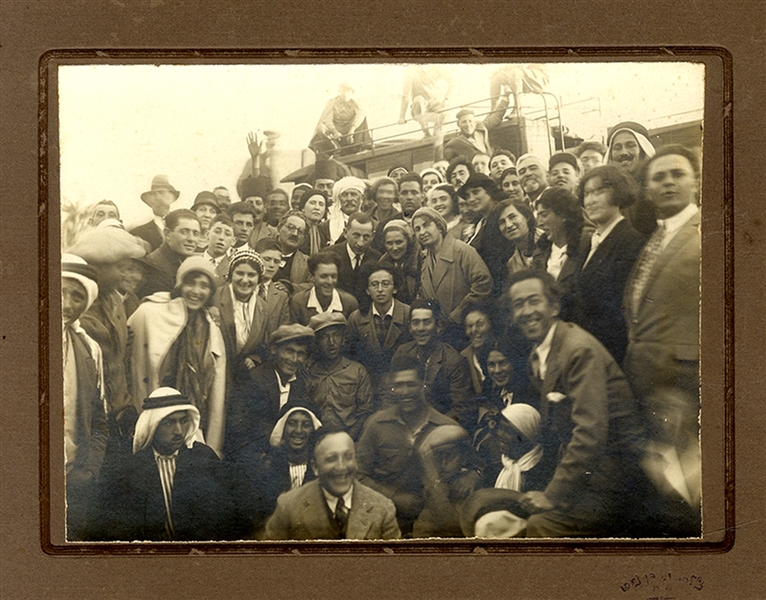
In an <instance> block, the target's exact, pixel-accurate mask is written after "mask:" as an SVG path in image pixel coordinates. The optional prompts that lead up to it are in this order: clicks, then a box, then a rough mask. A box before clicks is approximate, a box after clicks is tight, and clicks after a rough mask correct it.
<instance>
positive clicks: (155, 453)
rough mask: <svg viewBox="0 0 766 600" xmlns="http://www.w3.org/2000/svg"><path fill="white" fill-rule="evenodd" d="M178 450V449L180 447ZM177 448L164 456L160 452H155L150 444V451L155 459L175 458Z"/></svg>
mask: <svg viewBox="0 0 766 600" xmlns="http://www.w3.org/2000/svg"><path fill="white" fill-rule="evenodd" d="M178 450H180V448H179V449H178ZM178 450H176V451H175V452H173V454H168V455H167V456H166V455H165V454H160V453H159V452H157V450H156V449H155V448H154V446H152V452H154V460H157V459H158V458H175V457H176V456H178Z"/></svg>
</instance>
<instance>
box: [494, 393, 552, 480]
mask: <svg viewBox="0 0 766 600" xmlns="http://www.w3.org/2000/svg"><path fill="white" fill-rule="evenodd" d="M500 414H501V415H503V417H504V418H505V419H506V420H507V421H508V422H509V423H510V424H511V425H513V426H514V427H515V428H516V429H518V430H519V432H521V434H522V435H523V436H524V437H526V438H527V439H528V440H530V441H535V440H536V439H537V438H538V437H539V436H540V413H539V412H537V410H536V409H535V408H534V407H533V406H530V405H529V404H509V405H508V406H506V407H505V408H504V409H503V410H501V411H500ZM542 457H543V448H542V446H541V445H540V444H537V445H536V446H535V447H534V448H532V450H530V451H529V452H527V453H526V454H525V455H524V456H522V457H521V458H519V460H513V459H512V458H511V457H510V456H507V455H505V454H503V455H502V456H501V457H500V460H502V462H503V470H502V471H500V474H499V475H498V476H497V479H496V480H495V487H496V488H505V489H508V490H516V491H517V492H520V491H521V474H522V473H524V472H526V471H529V470H530V469H532V468H533V467H534V466H535V465H537V463H539V462H540V459H541V458H542Z"/></svg>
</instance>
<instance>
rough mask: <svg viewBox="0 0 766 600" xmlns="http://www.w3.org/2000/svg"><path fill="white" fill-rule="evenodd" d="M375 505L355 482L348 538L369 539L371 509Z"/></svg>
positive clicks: (347, 527) (349, 516)
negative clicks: (367, 499)
mask: <svg viewBox="0 0 766 600" xmlns="http://www.w3.org/2000/svg"><path fill="white" fill-rule="evenodd" d="M372 509H373V506H372V505H371V504H369V503H368V502H367V501H366V499H365V498H364V496H363V494H362V493H361V490H360V488H359V486H358V485H357V484H356V483H354V496H353V497H352V499H351V511H350V512H349V513H348V523H347V525H346V538H347V539H350V540H352V539H353V540H364V539H367V533H368V532H369V531H370V527H371V526H372V519H371V514H370V513H371V511H372Z"/></svg>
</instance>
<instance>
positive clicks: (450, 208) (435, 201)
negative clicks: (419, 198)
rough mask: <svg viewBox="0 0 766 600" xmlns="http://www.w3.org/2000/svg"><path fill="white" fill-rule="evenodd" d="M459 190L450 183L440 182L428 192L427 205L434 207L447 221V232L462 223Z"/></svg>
mask: <svg viewBox="0 0 766 600" xmlns="http://www.w3.org/2000/svg"><path fill="white" fill-rule="evenodd" d="M458 200H459V198H458V194H457V190H455V188H453V187H452V186H451V185H450V184H449V183H440V184H438V185H435V186H434V187H432V188H431V189H430V190H429V191H428V193H427V194H426V204H425V205H426V206H428V207H430V208H433V209H434V210H435V211H436V212H438V213H439V214H440V215H441V216H442V217H444V220H445V221H447V232H449V231H450V230H452V229H453V228H454V227H455V226H456V225H458V224H459V223H460V210H459V208H458Z"/></svg>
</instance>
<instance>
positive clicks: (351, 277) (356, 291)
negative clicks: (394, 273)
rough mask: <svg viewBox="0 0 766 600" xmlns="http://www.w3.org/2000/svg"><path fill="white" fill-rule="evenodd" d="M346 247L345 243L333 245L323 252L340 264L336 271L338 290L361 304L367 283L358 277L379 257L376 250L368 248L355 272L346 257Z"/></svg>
mask: <svg viewBox="0 0 766 600" xmlns="http://www.w3.org/2000/svg"><path fill="white" fill-rule="evenodd" d="M346 246H347V244H346V242H343V243H341V244H334V245H332V246H330V247H329V248H326V249H325V250H323V252H327V253H328V254H332V255H333V256H335V257H336V258H337V259H338V262H339V263H340V269H339V270H338V289H341V290H345V291H347V292H348V293H349V294H351V295H352V296H354V297H355V298H356V299H357V301H358V302H362V299H363V296H365V295H366V294H367V282H366V281H363V277H361V276H360V273H365V272H366V271H365V269H366V268H367V267H369V266H371V265H374V264H375V263H377V262H378V260H379V259H380V256H381V255H380V252H378V251H377V250H374V249H373V248H368V249H367V252H365V253H364V257H363V258H362V263H361V264H360V265H359V268H358V269H357V270H356V271H355V270H354V267H353V265H352V264H351V259H350V258H349V256H348V251H347V250H346Z"/></svg>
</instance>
